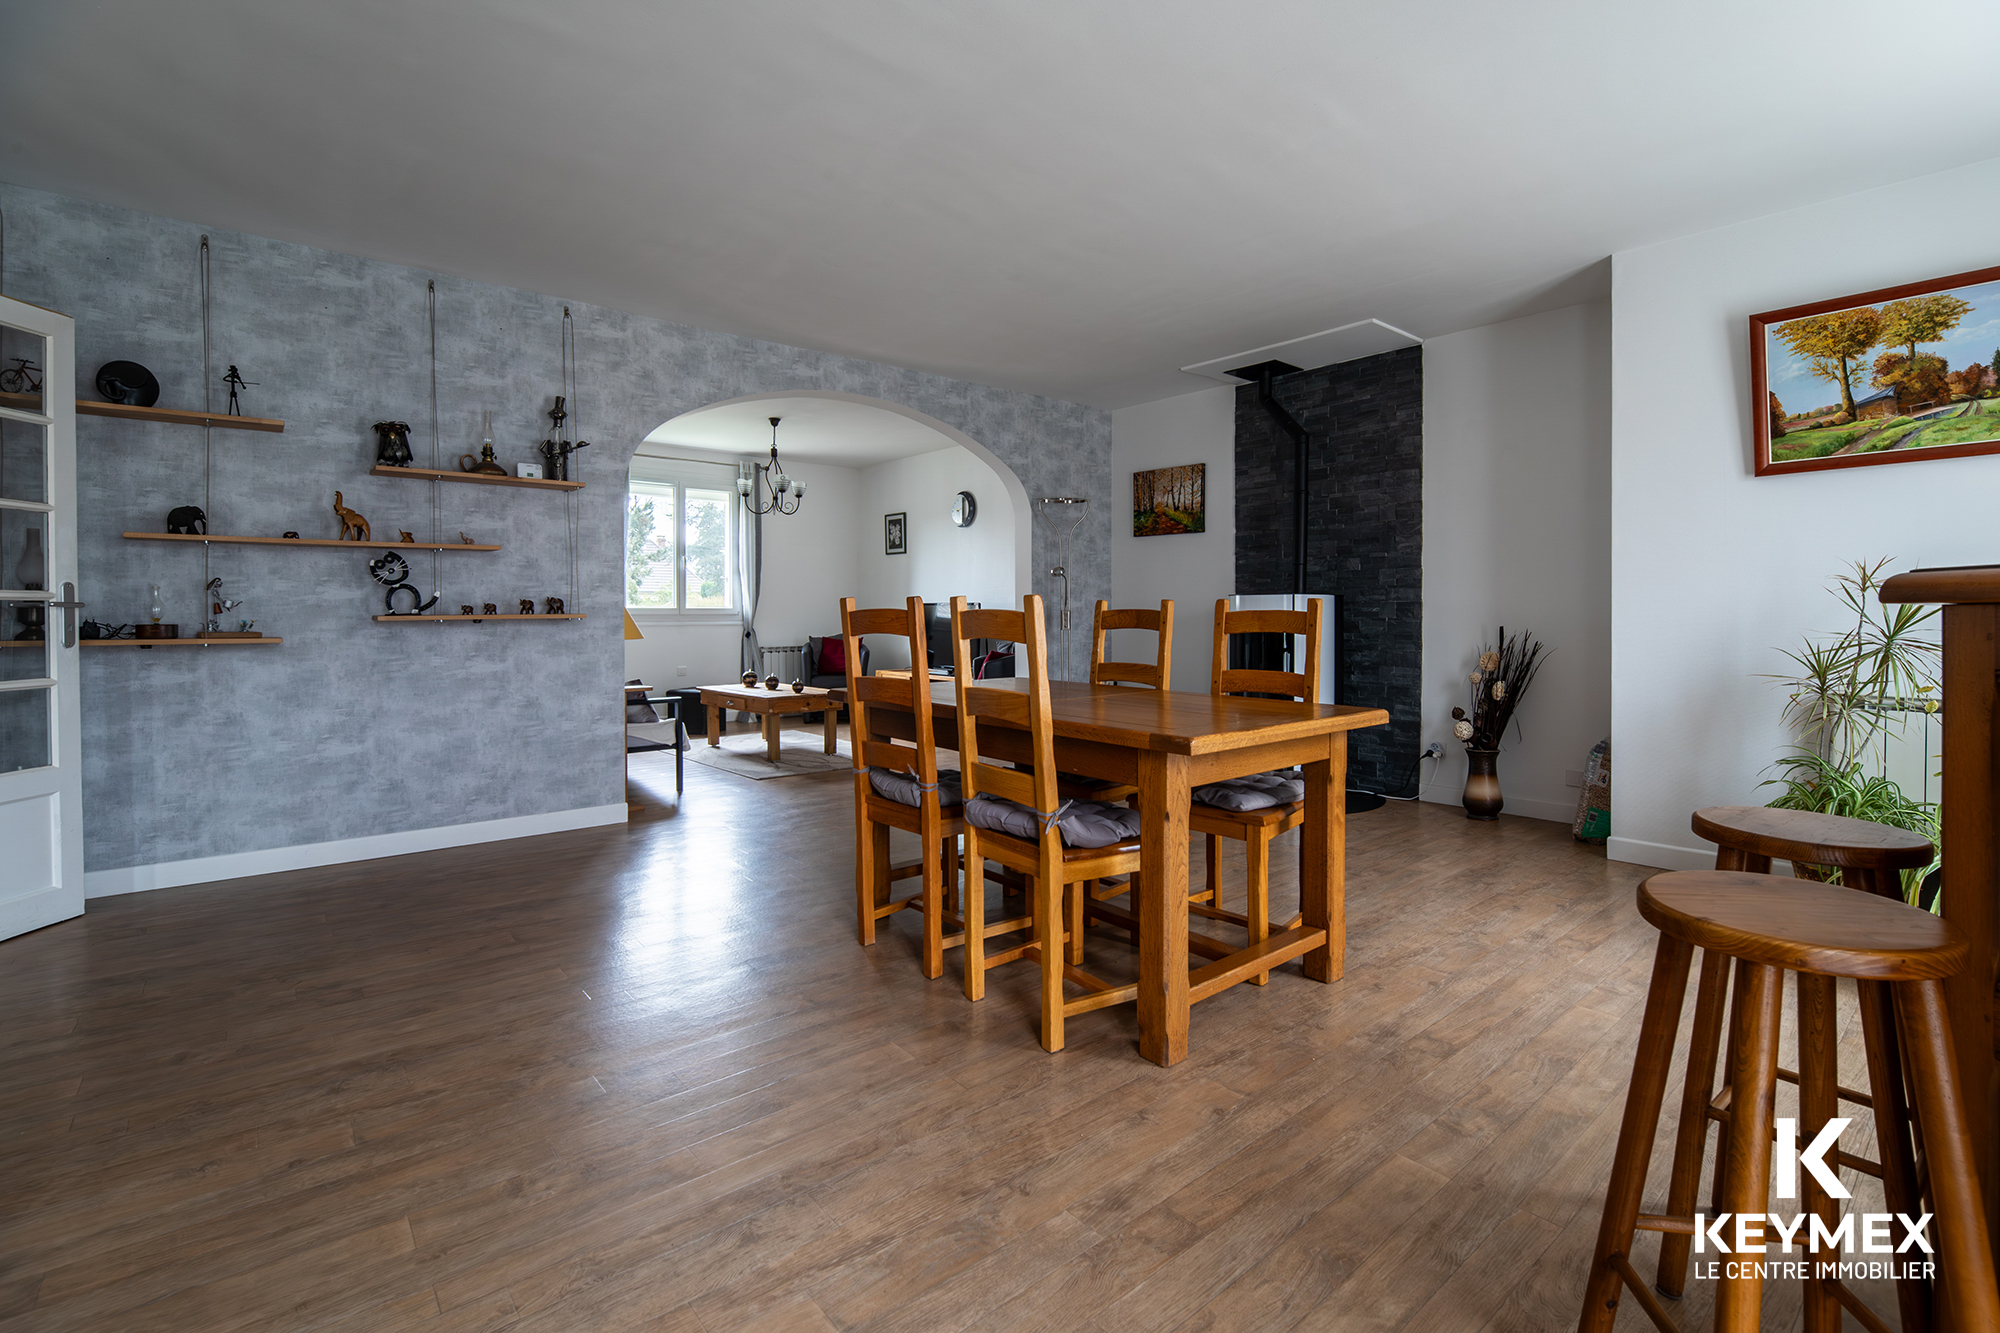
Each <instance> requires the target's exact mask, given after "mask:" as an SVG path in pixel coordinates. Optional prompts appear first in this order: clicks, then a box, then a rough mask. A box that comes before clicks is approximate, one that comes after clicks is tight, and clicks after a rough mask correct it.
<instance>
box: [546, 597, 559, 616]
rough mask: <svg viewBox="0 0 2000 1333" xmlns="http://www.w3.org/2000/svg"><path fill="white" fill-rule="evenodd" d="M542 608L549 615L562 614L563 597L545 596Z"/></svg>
mask: <svg viewBox="0 0 2000 1333" xmlns="http://www.w3.org/2000/svg"><path fill="white" fill-rule="evenodd" d="M542 610H543V612H545V613H546V614H548V615H552V616H559V615H561V614H562V613H563V603H562V598H560V597H549V598H545V599H544V601H543V604H542Z"/></svg>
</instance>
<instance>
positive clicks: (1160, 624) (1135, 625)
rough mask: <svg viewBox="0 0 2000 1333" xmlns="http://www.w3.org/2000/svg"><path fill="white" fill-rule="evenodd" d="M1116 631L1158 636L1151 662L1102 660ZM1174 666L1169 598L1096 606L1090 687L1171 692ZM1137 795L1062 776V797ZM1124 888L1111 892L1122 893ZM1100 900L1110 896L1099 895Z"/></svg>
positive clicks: (1120, 786) (1127, 787)
mask: <svg viewBox="0 0 2000 1333" xmlns="http://www.w3.org/2000/svg"><path fill="white" fill-rule="evenodd" d="M1115 629H1140V630H1148V631H1150V632H1152V633H1153V634H1155V635H1157V636H1158V642H1157V643H1156V644H1155V646H1154V649H1153V660H1152V662H1150V663H1147V662H1107V661H1105V660H1104V651H1105V649H1104V644H1105V639H1106V636H1108V635H1109V634H1110V632H1111V631H1112V630H1115ZM1173 663H1174V603H1173V599H1172V598H1166V599H1164V600H1162V601H1161V603H1160V609H1159V610H1157V611H1144V610H1131V611H1113V610H1112V609H1111V603H1109V602H1099V603H1098V604H1097V613H1096V615H1095V617H1094V618H1093V620H1092V622H1091V628H1090V683H1091V684H1093V685H1136V686H1143V687H1146V688H1148V689H1155V690H1165V689H1171V688H1172V686H1171V684H1170V682H1171V681H1172V679H1173ZM1138 792H1139V789H1138V788H1137V787H1134V786H1132V785H1131V784H1129V783H1117V782H1098V781H1093V780H1090V779H1081V780H1079V779H1075V778H1071V777H1068V776H1066V775H1065V776H1063V779H1062V794H1063V795H1064V796H1077V797H1082V798H1084V799H1085V800H1091V801H1128V800H1130V799H1131V798H1132V797H1134V796H1136V795H1137V794H1138ZM1124 891H1125V890H1124V887H1123V886H1122V885H1121V886H1119V887H1118V888H1115V889H1113V890H1111V893H1113V894H1116V893H1123V892H1124ZM1098 896H1100V897H1106V896H1110V895H1108V894H1099V895H1098Z"/></svg>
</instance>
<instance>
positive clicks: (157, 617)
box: [146, 583, 167, 625]
mask: <svg viewBox="0 0 2000 1333" xmlns="http://www.w3.org/2000/svg"><path fill="white" fill-rule="evenodd" d="M147 586H148V589H149V591H150V593H151V597H152V600H151V603H150V604H149V605H148V606H147V607H146V614H147V615H149V616H151V617H152V620H153V623H154V624H155V625H157V624H159V623H160V622H161V621H162V620H165V619H166V617H167V610H166V608H165V607H163V606H161V605H160V585H159V584H157V583H153V584H149V585H147Z"/></svg>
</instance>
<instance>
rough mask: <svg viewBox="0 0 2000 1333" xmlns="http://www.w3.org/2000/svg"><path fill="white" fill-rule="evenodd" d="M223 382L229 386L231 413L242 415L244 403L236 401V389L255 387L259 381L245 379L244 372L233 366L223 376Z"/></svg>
mask: <svg viewBox="0 0 2000 1333" xmlns="http://www.w3.org/2000/svg"><path fill="white" fill-rule="evenodd" d="M222 382H223V383H224V384H227V385H228V386H229V415H230V416H232V417H240V416H242V415H243V405H242V404H241V403H239V402H237V401H236V391H237V390H238V389H254V388H256V387H257V381H256V380H246V379H244V378H243V373H242V372H241V371H239V370H238V369H237V368H236V367H235V366H231V367H230V368H229V373H228V374H226V375H224V376H223V377H222Z"/></svg>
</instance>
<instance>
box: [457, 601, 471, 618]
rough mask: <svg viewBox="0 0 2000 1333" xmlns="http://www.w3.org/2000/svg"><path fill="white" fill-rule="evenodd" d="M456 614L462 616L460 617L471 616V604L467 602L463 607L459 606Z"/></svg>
mask: <svg viewBox="0 0 2000 1333" xmlns="http://www.w3.org/2000/svg"><path fill="white" fill-rule="evenodd" d="M458 613H459V614H460V615H462V616H469V615H471V614H472V604H471V603H470V602H467V603H465V604H464V605H462V606H460V607H459V608H458Z"/></svg>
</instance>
